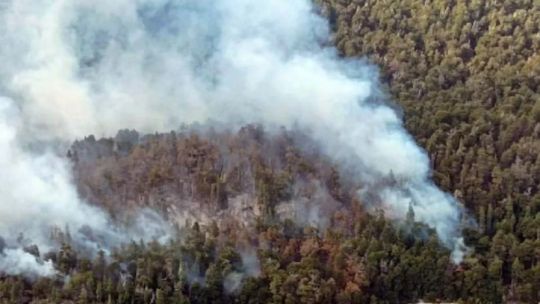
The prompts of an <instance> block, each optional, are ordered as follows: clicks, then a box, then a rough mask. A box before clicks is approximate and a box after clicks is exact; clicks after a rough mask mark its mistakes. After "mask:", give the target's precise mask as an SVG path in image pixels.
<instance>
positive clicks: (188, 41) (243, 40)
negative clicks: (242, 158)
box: [0, 0, 462, 265]
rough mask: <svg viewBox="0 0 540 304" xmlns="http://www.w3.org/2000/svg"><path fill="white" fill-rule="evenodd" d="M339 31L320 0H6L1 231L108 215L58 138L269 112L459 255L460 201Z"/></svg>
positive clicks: (372, 197)
mask: <svg viewBox="0 0 540 304" xmlns="http://www.w3.org/2000/svg"><path fill="white" fill-rule="evenodd" d="M328 41H329V30H328V26H327V23H326V21H325V20H324V19H323V18H321V17H320V16H318V15H317V14H316V13H315V12H314V8H313V5H312V4H311V2H310V1H308V0H268V1H253V0H199V1H189V0H135V1H133V0H118V1H106V0H80V1H67V0H58V1H49V0H17V1H15V0H13V1H4V2H1V3H0V42H1V43H2V45H4V46H5V47H3V48H1V49H0V58H1V59H2V67H0V95H4V96H5V97H4V98H2V99H1V100H0V102H1V104H0V105H1V107H0V108H1V110H0V113H2V114H1V120H0V124H1V128H0V145H1V147H0V148H1V149H0V153H1V155H0V162H2V169H3V170H2V171H1V172H0V174H1V175H0V176H1V182H0V197H1V199H2V202H1V205H0V218H1V219H2V221H1V224H0V234H2V235H4V236H6V235H11V233H12V232H13V229H14V228H17V229H22V230H24V232H25V234H28V237H29V238H31V239H32V240H40V239H41V238H43V235H42V234H40V233H41V232H40V231H41V230H42V229H41V228H42V227H43V226H44V225H45V226H46V225H58V226H60V227H62V226H73V227H81V225H87V226H89V227H91V228H93V229H98V230H99V228H103V227H107V225H108V220H107V217H106V216H105V215H104V214H103V213H102V212H100V211H99V210H96V209H95V208H92V207H89V206H87V205H85V204H84V203H82V202H80V201H79V199H78V197H77V194H76V191H75V190H74V187H73V185H72V183H71V180H70V176H69V172H68V171H69V170H68V168H67V167H66V164H65V161H64V159H63V158H61V157H59V156H58V154H57V153H56V152H55V149H54V147H55V146H56V144H57V143H58V142H62V143H63V142H68V141H70V140H72V139H74V138H77V137H82V136H85V135H88V134H95V135H97V136H101V135H112V134H114V133H115V132H116V131H117V130H118V129H123V128H133V129H138V130H140V131H143V132H145V131H146V132H155V131H168V130H170V129H176V128H178V126H179V125H180V124H182V123H194V122H200V123H204V122H207V121H217V122H220V123H224V124H227V125H230V126H231V127H235V126H239V125H241V124H244V123H260V124H262V125H264V126H265V127H267V128H272V127H274V126H285V127H287V128H297V129H301V130H303V131H304V132H306V133H307V134H309V135H310V136H312V137H313V138H314V139H315V140H316V141H317V142H318V143H319V144H320V147H321V150H322V151H323V152H325V153H326V154H327V155H329V156H330V157H331V158H332V159H333V160H335V161H336V162H337V163H339V164H341V165H342V166H343V167H344V168H348V169H349V170H350V171H352V172H354V174H355V176H356V177H357V178H358V179H360V180H361V181H362V182H363V185H364V188H363V189H362V190H361V191H360V192H359V195H360V196H361V197H362V198H364V200H366V201H368V200H369V201H373V202H378V204H376V206H377V207H383V208H385V209H386V210H387V213H388V214H389V215H391V216H393V217H396V218H403V217H405V215H406V213H407V211H408V209H409V206H412V207H413V208H414V211H415V216H416V219H417V220H419V221H422V222H424V223H426V224H428V225H429V226H431V227H433V228H434V229H435V230H436V231H437V233H438V235H439V236H440V238H441V240H442V241H443V243H444V244H446V245H447V246H448V247H449V248H451V249H453V251H454V258H455V260H456V261H459V260H460V259H461V256H462V241H461V237H460V230H459V228H458V226H459V222H460V217H461V211H460V207H459V206H458V204H457V203H456V201H455V200H454V199H453V198H452V197H451V196H449V195H447V194H445V193H443V192H441V191H440V190H439V189H437V187H436V186H435V185H433V183H432V182H431V181H430V168H429V160H428V157H427V156H426V154H425V152H424V151H423V150H422V149H421V148H419V147H418V146H417V145H416V144H415V142H414V140H413V139H412V138H411V137H410V136H409V135H408V134H407V132H406V131H405V130H404V128H403V126H402V121H401V119H400V117H399V116H398V115H397V114H396V112H395V111H394V110H393V109H392V108H391V107H389V106H388V105H386V104H385V103H384V102H382V100H383V98H382V97H381V94H380V92H379V91H378V85H377V82H376V81H377V72H376V70H375V69H374V68H373V67H371V66H369V65H367V64H366V63H364V62H362V61H358V60H343V59H340V58H339V57H338V55H337V53H336V51H335V49H333V48H329V47H326V48H325V47H322V46H321V45H324V44H327V42H328ZM36 147H38V148H36ZM105 230H106V229H105ZM35 242H39V241H35ZM8 243H9V242H8ZM41 243H46V242H45V241H43V242H40V244H41ZM0 265H1V263H0ZM39 265H41V264H39Z"/></svg>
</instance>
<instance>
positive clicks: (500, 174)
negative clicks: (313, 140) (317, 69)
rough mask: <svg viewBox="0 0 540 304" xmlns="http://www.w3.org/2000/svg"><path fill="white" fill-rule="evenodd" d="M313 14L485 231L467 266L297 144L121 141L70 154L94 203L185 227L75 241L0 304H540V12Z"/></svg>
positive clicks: (441, 7) (66, 241)
mask: <svg viewBox="0 0 540 304" xmlns="http://www.w3.org/2000/svg"><path fill="white" fill-rule="evenodd" d="M316 2H317V5H318V7H319V9H320V13H321V14H322V15H324V16H325V17H327V18H328V20H329V22H330V24H331V27H332V31H333V43H335V45H336V46H337V48H338V50H339V52H340V54H341V55H342V56H343V57H347V58H367V60H368V61H370V62H373V63H375V64H377V66H379V67H380V75H379V77H380V79H381V82H382V83H383V84H384V86H385V89H386V91H387V94H388V95H389V98H390V99H391V100H394V101H395V102H396V103H397V105H398V106H399V107H400V108H401V109H402V110H403V119H404V121H405V126H406V128H407V130H408V131H409V132H411V134H412V135H413V136H414V138H415V140H416V141H417V142H418V143H419V144H420V145H421V146H422V147H423V148H424V149H426V151H427V152H428V154H429V157H430V159H431V161H432V164H431V166H432V168H433V178H434V180H435V183H436V184H437V185H438V186H440V187H441V188H443V189H444V190H445V191H447V192H449V193H452V194H453V195H454V197H456V198H457V199H458V200H459V202H460V203H462V204H463V205H464V206H465V207H466V209H467V210H468V212H469V213H470V216H471V217H472V218H473V219H474V221H475V223H474V224H470V225H468V226H467V228H466V229H465V230H464V236H465V244H466V246H467V247H468V249H469V252H468V253H467V255H466V256H465V259H464V260H463V262H461V263H459V264H455V263H453V262H452V261H451V259H450V252H449V250H448V249H447V248H446V247H445V246H443V245H442V244H441V243H440V242H439V240H438V238H437V235H436V233H435V232H434V231H433V230H432V229H430V228H428V227H426V226H425V225H423V224H420V223H418V222H416V221H415V215H414V211H413V210H412V209H411V210H410V211H409V213H408V214H407V218H406V219H405V220H404V221H393V220H390V219H387V218H386V217H385V216H384V212H385V210H379V211H378V212H375V213H374V212H367V210H366V208H365V207H364V202H361V201H359V200H358V198H357V197H356V196H355V195H354V193H355V189H356V188H357V186H358V185H357V184H356V182H355V180H352V179H351V178H350V176H347V175H346V174H341V173H340V170H339V168H337V167H336V166H335V164H333V163H332V162H331V161H330V160H328V159H327V158H326V157H325V156H324V155H321V154H318V153H317V152H316V151H313V150H310V149H306V148H305V147H309V146H310V142H309V139H306V138H304V137H302V135H300V134H295V133H294V132H292V131H285V130H282V131H280V132H278V133H275V132H269V131H267V130H264V129H263V128H261V127H260V126H257V125H249V126H245V127H243V128H242V129H240V130H239V131H238V132H228V131H216V130H214V129H211V128H210V129H206V130H202V131H201V130H195V129H190V128H183V129H179V130H178V131H174V132H170V133H156V134H148V135H144V134H139V133H137V132H136V131H129V130H122V131H119V133H118V135H117V136H116V137H113V138H101V139H100V138H98V139H96V138H95V137H94V136H88V137H86V138H84V139H81V140H78V141H76V142H75V143H73V145H72V146H71V147H70V149H69V151H68V152H67V157H68V158H69V159H70V162H71V164H72V166H73V172H74V178H75V182H76V184H77V186H78V191H79V193H80V195H81V197H83V198H84V199H85V200H87V201H88V202H90V203H91V204H95V205H100V206H102V207H103V208H104V209H106V210H107V211H108V212H109V213H110V214H113V215H114V214H117V213H119V210H124V209H130V208H131V209H136V208H151V209H154V210H157V211H159V212H160V214H163V215H164V216H166V217H168V218H169V219H172V220H174V219H178V218H180V219H183V221H176V222H175V223H174V231H172V232H171V237H170V238H168V240H167V241H166V242H158V241H153V242H150V243H144V242H142V241H141V242H139V241H133V242H131V243H130V244H126V245H122V246H119V247H118V248H116V249H115V250H114V251H113V252H111V253H110V254H105V252H103V251H100V252H99V253H98V254H96V255H95V256H88V255H85V254H83V253H81V252H79V251H78V250H77V249H76V248H75V247H76V245H75V244H73V242H72V240H71V237H70V235H69V233H65V234H60V235H58V236H56V238H57V241H58V243H59V250H57V251H51V252H47V253H45V256H46V258H47V260H50V261H52V262H53V264H54V266H55V269H56V270H57V275H56V276H53V277H41V278H37V277H33V278H28V277H25V276H9V275H1V276H0V303H81V304H90V303H107V304H109V303H110V304H112V303H115V304H120V303H126V304H127V303H132V304H133V303H155V304H164V303H275V304H278V303H412V302H418V301H424V302H458V303H538V302H539V301H540V289H539V288H538V287H539V286H540V192H539V190H540V189H539V188H540V93H539V92H540V3H538V2H537V1H534V0H505V1H491V0H454V1H440V0H402V1H388V0H383V1H380V0H379V1H375V0H316ZM178 202H183V203H181V204H180V203H178ZM294 206H296V207H294ZM298 206H300V207H298ZM295 208H296V209H295ZM321 210H322V211H321ZM312 214H314V215H313V216H310V215H312ZM184 219H189V220H184ZM121 220H129V219H121ZM2 247H3V246H1V243H0V249H3V248H2ZM25 250H26V251H27V252H28V253H30V254H34V255H36V256H37V257H39V256H40V253H39V250H40V249H39V248H37V247H31V246H30V247H27V248H25ZM0 251H1V250H0Z"/></svg>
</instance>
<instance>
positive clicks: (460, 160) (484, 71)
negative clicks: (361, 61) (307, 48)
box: [321, 0, 540, 302]
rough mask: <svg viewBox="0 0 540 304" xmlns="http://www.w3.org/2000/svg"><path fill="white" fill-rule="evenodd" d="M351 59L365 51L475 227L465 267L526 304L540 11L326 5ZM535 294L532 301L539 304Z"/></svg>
mask: <svg viewBox="0 0 540 304" xmlns="http://www.w3.org/2000/svg"><path fill="white" fill-rule="evenodd" d="M321 6H322V8H323V12H324V14H326V15H327V16H328V17H329V18H330V20H331V22H332V25H333V27H334V31H335V43H336V44H337V46H338V47H339V49H340V51H341V52H342V53H343V55H344V56H367V57H368V58H370V59H371V60H372V61H374V62H376V63H377V64H378V65H379V66H380V67H381V74H382V75H381V77H382V79H383V81H384V82H385V83H386V84H388V87H389V90H390V92H391V94H392V96H393V97H394V98H395V100H397V102H398V103H399V104H400V105H401V106H402V107H403V108H404V111H405V115H404V116H405V117H404V118H405V122H406V126H407V128H408V129H409V131H410V132H412V134H413V135H414V136H415V137H416V139H417V141H418V142H419V143H420V144H421V145H422V146H424V147H425V148H426V149H427V150H428V152H429V154H430V157H431V159H432V161H433V168H434V171H435V172H434V177H435V179H436V181H437V183H438V184H439V185H440V186H442V187H444V188H445V189H446V190H447V191H452V192H454V193H455V195H456V197H458V198H460V200H462V201H463V202H464V203H465V204H466V206H467V208H468V209H469V210H471V212H472V213H474V216H475V218H476V219H477V221H478V230H477V231H471V232H470V234H469V238H468V244H469V245H470V246H472V248H474V251H475V253H474V254H473V255H472V257H471V259H470V260H468V261H467V262H468V263H469V264H470V265H472V266H473V267H476V268H477V276H478V277H477V278H476V279H475V284H479V285H481V284H482V282H487V281H489V282H491V283H495V284H497V285H499V286H504V288H501V287H498V288H497V289H499V290H501V291H503V293H504V294H506V295H507V296H509V297H511V298H514V297H515V298H516V299H520V300H521V301H523V302H534V301H535V300H536V301H538V291H537V288H536V287H537V286H540V281H539V279H540V264H539V259H540V214H539V211H540V193H539V187H540V94H539V93H540V92H539V90H540V32H539V28H540V4H539V3H538V2H537V1H532V0H531V1H527V0H524V1H483V0H473V1H459V0H458V1H416V0H404V1H332V0H329V1H326V0H323V1H321ZM533 299H535V300H533Z"/></svg>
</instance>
